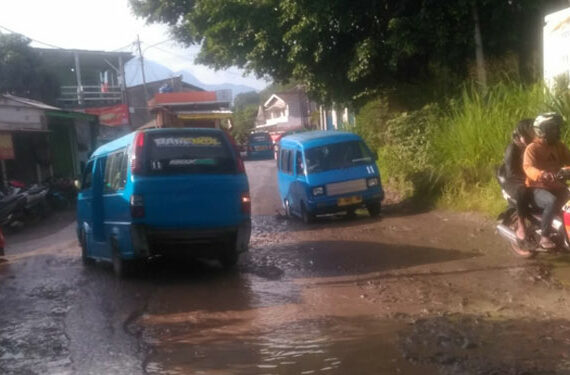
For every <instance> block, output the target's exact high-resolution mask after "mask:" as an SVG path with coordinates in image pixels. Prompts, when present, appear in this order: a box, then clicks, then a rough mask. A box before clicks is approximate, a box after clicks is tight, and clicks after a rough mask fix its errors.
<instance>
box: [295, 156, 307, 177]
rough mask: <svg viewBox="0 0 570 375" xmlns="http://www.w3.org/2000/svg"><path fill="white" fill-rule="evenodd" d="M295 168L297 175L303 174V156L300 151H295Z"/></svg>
mask: <svg viewBox="0 0 570 375" xmlns="http://www.w3.org/2000/svg"><path fill="white" fill-rule="evenodd" d="M295 168H296V170H297V174H305V166H304V165H303V154H302V153H301V151H297V157H296V158H295Z"/></svg>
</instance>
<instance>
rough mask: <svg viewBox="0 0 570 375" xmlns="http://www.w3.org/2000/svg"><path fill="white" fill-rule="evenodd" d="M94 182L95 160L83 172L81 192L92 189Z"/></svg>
mask: <svg viewBox="0 0 570 375" xmlns="http://www.w3.org/2000/svg"><path fill="white" fill-rule="evenodd" d="M92 181H93V160H91V161H90V162H89V163H87V167H85V169H84V170H83V182H82V183H81V190H87V189H89V188H91V184H92Z"/></svg>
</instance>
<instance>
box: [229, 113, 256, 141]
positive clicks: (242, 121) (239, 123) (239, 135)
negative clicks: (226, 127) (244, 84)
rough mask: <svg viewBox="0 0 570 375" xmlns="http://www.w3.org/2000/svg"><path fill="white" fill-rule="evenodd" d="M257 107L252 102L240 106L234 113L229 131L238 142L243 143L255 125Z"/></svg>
mask: <svg viewBox="0 0 570 375" xmlns="http://www.w3.org/2000/svg"><path fill="white" fill-rule="evenodd" d="M257 108H258V107H257V105H255V104H253V105H249V106H246V107H244V108H241V109H239V110H237V111H236V112H235V113H234V117H233V127H232V130H231V133H232V136H233V137H234V138H235V139H236V141H237V142H238V143H242V144H243V143H245V141H246V140H247V136H248V134H249V133H250V132H251V131H252V130H253V128H254V127H255V116H256V115H257Z"/></svg>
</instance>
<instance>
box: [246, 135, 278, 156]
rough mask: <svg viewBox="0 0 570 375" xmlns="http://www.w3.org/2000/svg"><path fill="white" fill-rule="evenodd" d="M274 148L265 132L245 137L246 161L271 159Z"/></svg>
mask: <svg viewBox="0 0 570 375" xmlns="http://www.w3.org/2000/svg"><path fill="white" fill-rule="evenodd" d="M273 152H274V146H273V141H272V140H271V136H270V135H269V133H267V132H257V133H252V134H250V135H249V136H248V137H247V158H248V159H273Z"/></svg>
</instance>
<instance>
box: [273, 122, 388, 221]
mask: <svg viewBox="0 0 570 375" xmlns="http://www.w3.org/2000/svg"><path fill="white" fill-rule="evenodd" d="M376 159H377V157H376V154H375V153H372V152H371V151H370V149H369V148H368V146H366V144H365V143H364V141H363V140H362V138H360V137H359V136H358V135H356V134H353V133H346V132H337V131H312V132H306V133H299V134H294V135H290V136H287V137H284V138H282V139H281V141H280V142H279V157H278V161H277V168H278V172H277V175H278V176H277V177H278V184H279V193H280V196H281V202H282V204H283V208H284V209H285V212H286V214H287V215H288V216H292V215H295V216H298V217H300V218H302V219H303V221H305V222H306V223H309V222H311V221H312V220H313V219H314V217H315V216H316V215H322V214H331V213H338V212H343V211H344V212H346V213H347V214H349V215H354V212H355V210H356V209H357V208H359V207H366V208H367V209H368V212H369V213H370V216H378V215H379V214H380V208H381V202H382V200H383V199H384V191H383V189H382V185H381V182H380V172H379V171H378V167H377V166H376V162H375V160H376Z"/></svg>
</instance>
